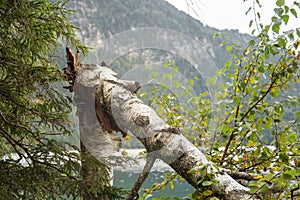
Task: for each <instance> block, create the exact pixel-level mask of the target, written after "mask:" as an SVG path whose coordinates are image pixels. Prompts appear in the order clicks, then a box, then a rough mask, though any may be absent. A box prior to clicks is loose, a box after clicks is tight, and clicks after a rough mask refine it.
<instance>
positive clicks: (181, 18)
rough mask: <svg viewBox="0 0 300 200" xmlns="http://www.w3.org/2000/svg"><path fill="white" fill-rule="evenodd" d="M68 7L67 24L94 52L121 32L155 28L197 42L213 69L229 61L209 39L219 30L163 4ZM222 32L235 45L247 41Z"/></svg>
mask: <svg viewBox="0 0 300 200" xmlns="http://www.w3.org/2000/svg"><path fill="white" fill-rule="evenodd" d="M69 7H70V8H72V9H74V10H76V13H75V15H74V16H71V18H70V20H71V21H72V22H73V23H74V24H75V25H78V26H79V27H80V28H81V29H82V30H81V31H80V32H79V33H78V34H79V36H80V38H81V39H82V40H83V41H84V42H85V43H86V44H87V45H90V46H91V47H94V48H97V46H99V45H100V44H101V42H103V40H105V39H107V38H109V37H111V36H113V35H115V34H118V33H121V32H124V31H128V30H131V29H136V28H143V27H159V28H167V29H171V30H175V31H179V32H181V33H183V34H186V35H187V36H189V37H191V38H193V39H195V40H197V41H200V43H202V44H203V46H205V48H206V49H207V53H208V56H211V57H212V58H213V59H214V62H215V63H216V65H217V66H221V67H222V66H223V64H224V62H225V61H226V60H228V59H229V55H228V52H226V50H225V48H220V43H221V42H222V40H223V38H219V39H214V38H213V34H214V33H215V32H218V31H220V30H217V29H215V28H210V27H207V26H203V24H202V23H201V22H199V21H198V20H196V19H194V18H192V17H190V16H189V15H187V14H185V13H183V12H181V11H178V10H177V9H176V8H175V7H174V6H172V5H170V4H169V3H168V2H166V1H164V0H154V1H149V0H140V1H135V0H127V1H117V0H99V1H95V0H84V1H76V0H75V1H71V2H70V4H69ZM222 32H223V33H225V34H226V37H225V38H224V39H226V40H228V41H229V42H233V43H236V44H239V45H245V44H246V43H247V41H248V40H249V38H250V37H249V36H248V35H245V34H239V33H238V31H237V30H222Z"/></svg>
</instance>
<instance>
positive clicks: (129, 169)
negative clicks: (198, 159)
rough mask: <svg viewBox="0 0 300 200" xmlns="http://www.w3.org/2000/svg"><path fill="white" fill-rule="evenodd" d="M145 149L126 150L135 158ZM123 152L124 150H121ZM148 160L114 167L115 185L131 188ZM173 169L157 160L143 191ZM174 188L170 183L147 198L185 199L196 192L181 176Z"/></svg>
mask: <svg viewBox="0 0 300 200" xmlns="http://www.w3.org/2000/svg"><path fill="white" fill-rule="evenodd" d="M141 151H143V150H142V149H130V150H126V152H127V153H128V156H129V157H131V158H133V157H136V156H137V155H138V153H139V152H141ZM121 152H122V150H121ZM145 163H146V161H145V159H139V162H138V164H136V165H131V166H126V165H125V166H122V167H116V168H115V169H114V183H113V184H114V186H116V187H121V188H124V189H129V190H130V189H131V188H132V187H133V185H134V183H135V182H136V180H137V178H138V176H139V175H140V173H141V171H142V169H143V167H144V165H145ZM170 171H173V170H172V169H171V168H170V167H169V166H168V165H167V164H165V163H163V162H162V161H160V160H157V161H156V162H155V164H154V166H153V167H152V170H151V172H150V174H149V176H148V178H147V179H146V181H145V182H144V184H143V186H142V189H141V191H143V190H144V189H151V187H152V184H153V183H161V182H162V181H163V180H164V175H165V173H166V172H170ZM173 183H174V188H173V189H171V188H170V185H168V187H167V188H166V189H164V190H158V191H156V192H154V193H153V194H152V196H151V197H149V198H147V199H152V198H153V197H156V198H159V197H166V196H170V197H178V198H180V199H183V197H185V196H186V195H188V194H191V193H193V192H194V190H195V189H194V188H193V187H192V186H190V185H189V184H188V183H187V182H186V181H184V180H180V179H179V178H178V179H177V181H174V182H173ZM141 194H142V193H141V192H140V196H141Z"/></svg>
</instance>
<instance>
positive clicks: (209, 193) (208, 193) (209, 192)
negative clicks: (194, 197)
mask: <svg viewBox="0 0 300 200" xmlns="http://www.w3.org/2000/svg"><path fill="white" fill-rule="evenodd" d="M212 193H213V192H212V191H211V190H205V191H204V192H203V193H202V194H203V195H204V196H206V197H207V196H210V195H212Z"/></svg>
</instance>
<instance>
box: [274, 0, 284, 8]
mask: <svg viewBox="0 0 300 200" xmlns="http://www.w3.org/2000/svg"><path fill="white" fill-rule="evenodd" d="M284 4H285V2H284V0H277V1H276V5H277V6H279V7H281V6H284Z"/></svg>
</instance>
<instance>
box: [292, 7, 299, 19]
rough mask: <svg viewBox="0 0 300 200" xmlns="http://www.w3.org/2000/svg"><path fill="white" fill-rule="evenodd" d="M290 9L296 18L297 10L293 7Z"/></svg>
mask: <svg viewBox="0 0 300 200" xmlns="http://www.w3.org/2000/svg"><path fill="white" fill-rule="evenodd" d="M290 11H291V13H292V14H293V15H294V16H295V17H296V18H298V15H297V11H296V10H295V9H294V8H292V9H291V10H290Z"/></svg>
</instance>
